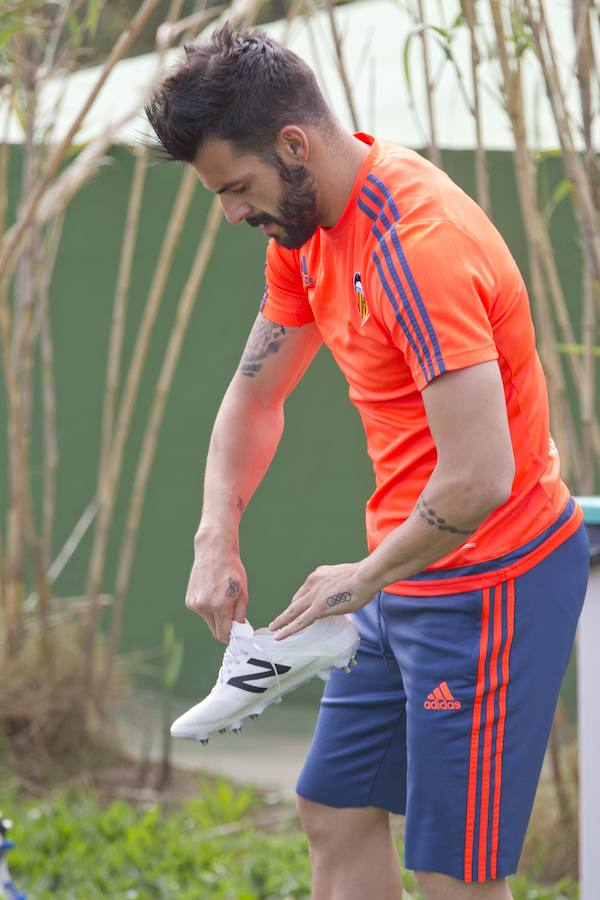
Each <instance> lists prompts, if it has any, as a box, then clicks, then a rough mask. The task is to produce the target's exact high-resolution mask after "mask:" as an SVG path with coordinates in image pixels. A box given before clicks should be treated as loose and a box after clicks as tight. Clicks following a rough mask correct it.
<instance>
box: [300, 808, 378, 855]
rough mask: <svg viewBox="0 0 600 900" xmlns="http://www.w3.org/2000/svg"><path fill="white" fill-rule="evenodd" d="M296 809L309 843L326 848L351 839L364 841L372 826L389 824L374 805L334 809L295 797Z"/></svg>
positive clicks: (373, 827) (312, 845)
mask: <svg viewBox="0 0 600 900" xmlns="http://www.w3.org/2000/svg"><path fill="white" fill-rule="evenodd" d="M296 809H297V810H298V817H299V819H300V822H301V824H302V828H303V830H304V832H305V834H306V836H307V837H308V840H309V842H310V845H311V847H312V848H313V849H314V848H315V847H317V848H323V849H324V848H326V847H328V846H332V845H333V846H335V845H336V844H338V843H344V845H345V846H346V847H348V845H349V844H352V843H353V842H354V841H364V840H365V838H366V837H367V836H368V835H369V834H370V833H371V832H372V831H373V830H374V829H378V828H382V827H385V828H387V827H389V815H388V813H387V812H386V811H385V810H383V809H378V808H376V807H374V806H367V807H364V808H354V807H353V808H349V809H338V808H337V807H333V806H325V805H324V804H322V803H315V802H313V801H312V800H307V799H306V798H304V797H300V796H297V797H296Z"/></svg>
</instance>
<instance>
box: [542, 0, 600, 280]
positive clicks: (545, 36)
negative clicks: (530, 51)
mask: <svg viewBox="0 0 600 900" xmlns="http://www.w3.org/2000/svg"><path fill="white" fill-rule="evenodd" d="M525 4H526V7H527V12H528V20H529V24H530V26H531V30H532V34H533V38H534V42H535V45H536V50H537V56H538V59H539V61H540V64H541V67H542V72H543V75H544V80H545V82H546V94H547V96H548V100H549V101H550V106H551V108H552V113H553V115H554V119H555V122H556V130H557V133H558V138H559V141H560V144H561V149H562V158H563V163H564V166H565V171H566V173H567V175H568V177H569V178H570V180H571V181H572V182H573V191H572V194H571V196H572V198H573V211H574V213H575V217H576V219H577V222H578V225H579V229H580V232H581V237H582V240H583V245H584V248H585V251H586V256H587V258H588V262H589V265H590V269H591V272H592V278H593V279H594V280H596V279H598V280H600V222H599V220H598V214H597V211H596V210H595V209H594V202H593V197H592V193H591V190H590V187H589V185H588V183H587V179H586V177H585V170H584V167H583V163H582V161H581V159H580V158H579V156H578V154H577V153H576V151H575V146H574V140H573V134H572V130H571V121H570V116H569V111H568V108H567V104H566V101H565V97H564V91H563V88H562V85H561V81H560V76H559V73H558V68H557V65H556V61H555V51H554V46H553V41H552V35H551V33H550V30H549V28H548V25H547V21H546V14H545V8H544V0H537V4H538V7H537V11H538V16H539V18H538V17H536V16H535V14H534V9H533V5H532V2H531V0H525Z"/></svg>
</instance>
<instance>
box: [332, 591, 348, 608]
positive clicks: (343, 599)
mask: <svg viewBox="0 0 600 900" xmlns="http://www.w3.org/2000/svg"><path fill="white" fill-rule="evenodd" d="M351 599H352V594H351V593H350V591H342V592H341V593H340V594H332V595H331V596H330V597H328V598H327V600H326V603H327V606H339V605H340V603H349V602H350V600H351Z"/></svg>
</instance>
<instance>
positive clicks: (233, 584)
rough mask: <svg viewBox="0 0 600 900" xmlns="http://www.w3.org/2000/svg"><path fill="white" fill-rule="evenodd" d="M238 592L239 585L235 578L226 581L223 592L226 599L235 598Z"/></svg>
mask: <svg viewBox="0 0 600 900" xmlns="http://www.w3.org/2000/svg"><path fill="white" fill-rule="evenodd" d="M239 592H240V583H239V581H236V580H235V578H228V579H227V590H226V591H225V596H226V597H237V595H238V594H239Z"/></svg>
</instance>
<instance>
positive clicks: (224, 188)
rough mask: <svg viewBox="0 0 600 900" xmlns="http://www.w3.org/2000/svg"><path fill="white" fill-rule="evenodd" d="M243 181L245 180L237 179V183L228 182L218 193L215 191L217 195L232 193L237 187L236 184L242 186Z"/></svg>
mask: <svg viewBox="0 0 600 900" xmlns="http://www.w3.org/2000/svg"><path fill="white" fill-rule="evenodd" d="M243 181H244V179H243V178H236V180H235V181H228V182H227V184H224V185H223V187H220V188H219V190H218V191H215V194H224V193H225V191H230V190H231V188H233V187H235V186H236V184H241V183H242V182H243Z"/></svg>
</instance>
